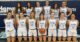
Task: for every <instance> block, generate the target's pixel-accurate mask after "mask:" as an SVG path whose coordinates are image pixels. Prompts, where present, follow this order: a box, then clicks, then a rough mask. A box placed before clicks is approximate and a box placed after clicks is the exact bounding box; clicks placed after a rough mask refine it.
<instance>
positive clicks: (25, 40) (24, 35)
mask: <svg viewBox="0 0 80 42" xmlns="http://www.w3.org/2000/svg"><path fill="white" fill-rule="evenodd" d="M23 38H24V42H27V31H26V29H25V30H23Z"/></svg>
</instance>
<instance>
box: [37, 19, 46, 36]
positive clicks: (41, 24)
mask: <svg viewBox="0 0 80 42" xmlns="http://www.w3.org/2000/svg"><path fill="white" fill-rule="evenodd" d="M45 26H46V21H45V20H40V21H39V29H41V28H44V29H46V27H45ZM38 35H39V36H41V35H46V32H45V33H44V34H41V33H40V32H39V31H38Z"/></svg>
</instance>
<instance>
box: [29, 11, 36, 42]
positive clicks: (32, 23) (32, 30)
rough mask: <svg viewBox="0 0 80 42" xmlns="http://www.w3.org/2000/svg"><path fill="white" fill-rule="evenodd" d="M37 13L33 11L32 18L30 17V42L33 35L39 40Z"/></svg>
mask: <svg viewBox="0 0 80 42" xmlns="http://www.w3.org/2000/svg"><path fill="white" fill-rule="evenodd" d="M34 14H35V13H34V12H31V14H30V18H29V19H28V25H29V31H28V32H29V33H28V35H29V42H32V36H33V37H34V41H35V42H37V30H36V24H37V23H36V20H35V15H34Z"/></svg>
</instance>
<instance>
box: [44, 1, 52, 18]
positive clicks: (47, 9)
mask: <svg viewBox="0 0 80 42" xmlns="http://www.w3.org/2000/svg"><path fill="white" fill-rule="evenodd" d="M50 11H51V7H50V6H49V2H48V1H46V2H45V6H44V14H45V19H49V18H50Z"/></svg>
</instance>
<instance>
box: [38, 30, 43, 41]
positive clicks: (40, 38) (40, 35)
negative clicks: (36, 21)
mask: <svg viewBox="0 0 80 42" xmlns="http://www.w3.org/2000/svg"><path fill="white" fill-rule="evenodd" d="M38 36H39V41H40V42H42V34H40V32H39V30H38Z"/></svg>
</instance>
